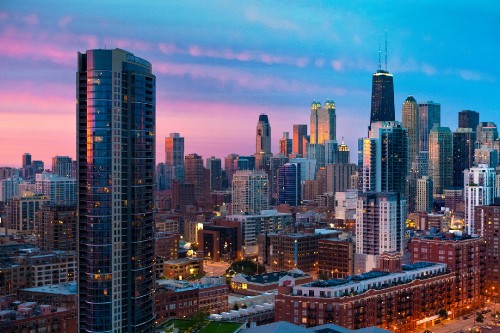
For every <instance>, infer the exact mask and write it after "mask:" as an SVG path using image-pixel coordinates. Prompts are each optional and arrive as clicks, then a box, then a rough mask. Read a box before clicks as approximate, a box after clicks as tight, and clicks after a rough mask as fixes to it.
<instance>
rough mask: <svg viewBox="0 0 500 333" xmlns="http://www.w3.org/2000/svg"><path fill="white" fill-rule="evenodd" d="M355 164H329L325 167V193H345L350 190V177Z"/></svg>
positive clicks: (353, 172) (355, 167)
mask: <svg viewBox="0 0 500 333" xmlns="http://www.w3.org/2000/svg"><path fill="white" fill-rule="evenodd" d="M356 169H357V166H356V164H338V163H336V164H329V165H327V166H326V192H333V193H334V194H335V193H336V192H345V191H347V190H348V189H351V177H352V175H354V174H355V173H356Z"/></svg>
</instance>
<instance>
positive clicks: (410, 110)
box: [402, 96, 420, 170]
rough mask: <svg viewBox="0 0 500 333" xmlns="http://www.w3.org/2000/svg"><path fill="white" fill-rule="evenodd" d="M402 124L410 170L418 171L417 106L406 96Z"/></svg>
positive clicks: (411, 97)
mask: <svg viewBox="0 0 500 333" xmlns="http://www.w3.org/2000/svg"><path fill="white" fill-rule="evenodd" d="M402 124H403V127H404V128H406V131H407V135H408V147H409V149H408V160H409V164H408V165H409V167H410V169H417V170H418V164H417V160H418V156H419V154H420V141H419V133H420V132H419V125H420V119H419V110H418V104H417V101H416V100H415V98H413V96H408V97H407V98H406V100H405V102H404V103H403V110H402Z"/></svg>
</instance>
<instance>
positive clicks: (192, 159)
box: [184, 154, 210, 206]
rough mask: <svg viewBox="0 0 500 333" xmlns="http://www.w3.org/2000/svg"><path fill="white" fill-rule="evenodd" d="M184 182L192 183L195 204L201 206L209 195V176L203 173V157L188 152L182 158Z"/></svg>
mask: <svg viewBox="0 0 500 333" xmlns="http://www.w3.org/2000/svg"><path fill="white" fill-rule="evenodd" d="M184 167H185V170H184V171H185V175H184V177H185V182H186V184H193V185H194V197H195V201H196V204H198V205H200V206H203V205H205V203H206V202H207V199H208V198H209V196H210V178H209V176H208V177H207V175H206V174H205V168H204V167H203V158H202V157H201V156H200V155H198V154H189V155H187V156H186V157H185V160H184Z"/></svg>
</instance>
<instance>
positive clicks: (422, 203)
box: [415, 176, 434, 213]
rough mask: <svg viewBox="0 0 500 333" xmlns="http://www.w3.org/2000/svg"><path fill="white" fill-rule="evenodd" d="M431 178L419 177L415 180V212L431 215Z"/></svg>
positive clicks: (432, 201) (432, 203)
mask: <svg viewBox="0 0 500 333" xmlns="http://www.w3.org/2000/svg"><path fill="white" fill-rule="evenodd" d="M432 189H433V185H432V178H430V177H429V176H423V177H420V178H419V179H418V180H417V198H416V201H415V212H418V213H420V212H427V213H431V212H432V208H433V206H434V196H433V195H432Z"/></svg>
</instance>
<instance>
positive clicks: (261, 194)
mask: <svg viewBox="0 0 500 333" xmlns="http://www.w3.org/2000/svg"><path fill="white" fill-rule="evenodd" d="M232 184H233V185H232V212H233V214H258V213H260V211H261V210H266V209H268V208H269V179H268V176H267V173H266V172H264V171H261V170H258V171H250V170H242V171H237V172H236V173H235V174H234V175H233V183H232Z"/></svg>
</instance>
